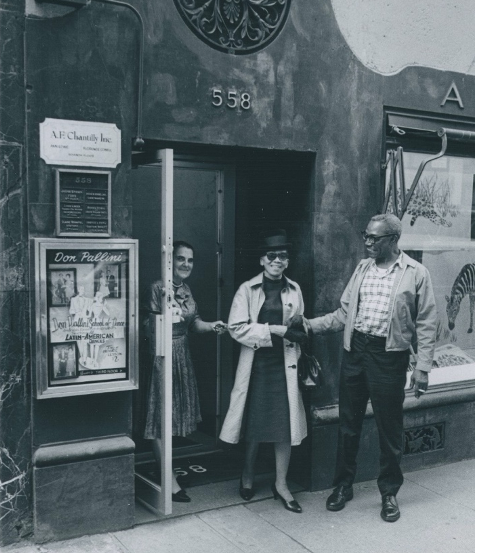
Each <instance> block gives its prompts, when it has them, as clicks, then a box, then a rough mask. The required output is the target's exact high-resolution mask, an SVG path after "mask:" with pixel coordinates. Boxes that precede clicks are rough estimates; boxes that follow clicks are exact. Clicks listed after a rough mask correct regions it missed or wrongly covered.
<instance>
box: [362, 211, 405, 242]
mask: <svg viewBox="0 0 477 554" xmlns="http://www.w3.org/2000/svg"><path fill="white" fill-rule="evenodd" d="M370 221H383V222H384V223H385V224H386V231H387V233H392V234H393V235H397V237H398V238H399V237H400V236H401V232H402V223H401V220H400V219H399V218H398V217H396V216H395V215H393V214H378V215H375V216H373V217H372V218H371V220H370Z"/></svg>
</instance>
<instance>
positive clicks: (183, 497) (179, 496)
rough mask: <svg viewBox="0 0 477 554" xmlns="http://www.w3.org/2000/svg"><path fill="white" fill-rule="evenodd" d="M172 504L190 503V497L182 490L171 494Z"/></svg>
mask: <svg viewBox="0 0 477 554" xmlns="http://www.w3.org/2000/svg"><path fill="white" fill-rule="evenodd" d="M172 502H190V496H188V494H187V493H186V491H185V490H184V489H180V490H178V491H177V492H173V493H172Z"/></svg>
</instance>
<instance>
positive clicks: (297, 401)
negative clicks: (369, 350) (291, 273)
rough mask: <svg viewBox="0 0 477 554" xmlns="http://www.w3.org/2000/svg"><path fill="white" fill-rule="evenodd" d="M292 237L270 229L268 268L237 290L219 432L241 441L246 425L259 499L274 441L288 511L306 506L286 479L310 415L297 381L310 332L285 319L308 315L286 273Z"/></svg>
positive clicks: (265, 244)
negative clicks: (230, 371)
mask: <svg viewBox="0 0 477 554" xmlns="http://www.w3.org/2000/svg"><path fill="white" fill-rule="evenodd" d="M289 249H290V243H289V242H288V240H287V236H286V233H285V231H284V230H283V229H277V230H274V231H271V232H270V233H268V234H267V235H266V236H264V238H263V241H262V243H261V244H260V245H259V250H260V254H261V257H260V265H261V266H263V269H264V270H263V272H262V273H260V274H259V275H257V276H256V277H254V278H253V279H251V280H250V281H246V282H245V283H243V284H242V285H241V286H240V288H239V289H238V291H237V293H236V294H235V297H234V300H233V303H232V308H231V310H230V316H229V321H228V329H229V332H230V335H231V336H232V338H234V339H235V340H236V341H238V342H239V343H240V344H241V351H240V359H239V363H238V368H237V373H236V376H235V384H234V387H233V390H232V393H231V397H230V407H229V410H228V412H227V416H226V418H225V421H224V425H223V427H222V431H221V434H220V438H221V439H222V440H223V441H225V442H229V443H237V442H238V441H239V438H240V436H241V432H242V431H243V432H244V435H245V441H246V444H247V446H246V454H245V467H244V469H243V473H242V476H241V479H240V489H239V493H240V495H241V496H242V498H243V499H244V500H250V499H251V498H253V496H254V494H255V491H254V489H253V478H254V465H255V459H256V456H257V453H258V447H259V444H260V443H261V442H273V443H274V446H275V464H276V481H275V483H274V484H273V485H272V492H273V495H274V497H275V499H278V498H280V499H281V500H282V502H283V504H284V506H285V508H286V509H287V510H290V511H293V512H297V513H300V512H301V511H302V509H301V507H300V505H299V504H298V502H297V501H296V500H294V498H293V496H292V495H291V493H290V491H289V489H288V485H287V482H286V476H287V472H288V465H289V462H290V454H291V446H292V445H298V444H300V443H301V441H302V440H303V439H304V438H305V437H306V434H307V430H306V418H305V410H304V407H303V400H302V397H301V392H300V390H299V388H298V379H297V361H298V356H299V352H300V347H299V344H298V343H300V342H303V341H304V340H306V335H305V333H303V332H302V331H299V330H297V329H289V328H288V327H287V326H286V322H287V321H288V320H289V319H290V318H292V317H293V316H294V315H303V311H304V306H303V297H302V294H301V290H300V287H299V285H298V284H297V283H295V282H294V281H292V280H291V279H288V278H287V277H285V275H284V274H283V273H284V271H285V269H286V268H287V267H288V258H289Z"/></svg>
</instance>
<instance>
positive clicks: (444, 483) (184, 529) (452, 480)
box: [0, 460, 475, 554]
mask: <svg viewBox="0 0 477 554" xmlns="http://www.w3.org/2000/svg"><path fill="white" fill-rule="evenodd" d="M227 483H228V485H227V487H228V489H227V490H230V491H232V488H231V487H233V491H234V494H233V499H234V500H233V501H234V502H235V504H233V505H228V506H225V507H219V508H217V507H215V508H212V509H207V510H205V511H201V512H196V513H189V514H185V515H179V516H177V517H168V518H162V519H161V520H157V519H156V520H154V521H152V522H149V523H144V524H141V525H136V526H135V527H134V528H132V529H128V530H126V531H119V532H114V533H104V534H99V535H91V536H83V537H80V538H77V539H71V540H66V541H60V542H52V543H47V544H43V545H35V544H33V543H27V542H23V543H20V544H16V545H12V546H10V547H6V548H4V549H3V550H1V549H0V551H1V552H5V553H12V554H13V553H20V552H42V553H48V552H135V553H140V552H141V553H142V552H328V553H332V552H342V553H344V552H363V553H371V552H379V553H381V552H382V553H384V552H475V492H474V489H475V462H474V460H465V461H462V462H457V463H453V464H448V465H444V466H438V467H434V468H431V469H423V470H420V471H414V472H411V473H407V474H405V481H404V485H403V487H402V488H401V490H400V492H399V496H398V500H399V505H400V508H401V518H400V519H399V520H398V521H397V522H395V523H387V522H384V521H382V520H381V518H380V515H379V514H380V509H381V502H380V500H381V499H380V496H379V493H378V490H377V486H376V483H375V482H374V481H368V482H364V483H359V484H357V485H355V486H354V499H353V500H351V501H350V502H348V503H347V505H346V507H345V508H344V510H342V511H341V512H328V511H327V510H326V508H325V501H326V498H327V496H328V495H329V494H330V492H331V490H327V491H319V492H306V491H302V492H297V493H295V498H296V499H297V500H298V501H299V503H300V504H301V506H302V507H303V513H302V514H294V513H291V512H288V511H286V510H285V509H284V508H283V506H282V504H281V503H280V502H279V501H274V500H273V498H272V497H271V493H267V492H266V490H265V486H264V489H263V490H262V491H261V496H260V497H259V499H258V500H256V501H251V502H247V503H244V502H241V499H240V497H239V496H238V493H237V490H236V489H237V488H238V484H237V483H236V482H234V481H228V482H227ZM211 486H212V485H205V486H204V490H203V491H199V490H198V489H200V488H201V487H195V488H193V489H191V490H190V491H191V496H193V500H195V501H196V502H195V503H196V505H198V506H201V505H206V504H202V503H201V502H200V501H199V497H200V494H201V492H202V494H208V495H210V493H211V488H210V487H211ZM268 486H269V483H268ZM207 487H209V488H208V489H207ZM207 491H209V492H208V493H207ZM192 493H193V494H192ZM214 494H215V493H214ZM188 508H189V509H193V508H192V503H191V504H190V505H188ZM196 509H197V507H196Z"/></svg>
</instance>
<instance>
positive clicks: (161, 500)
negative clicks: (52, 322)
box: [132, 148, 174, 515]
mask: <svg viewBox="0 0 477 554" xmlns="http://www.w3.org/2000/svg"><path fill="white" fill-rule="evenodd" d="M173 164H174V153H173V150H172V149H169V148H167V149H163V150H159V151H157V152H156V161H155V163H154V167H153V168H152V169H153V170H152V171H150V172H149V175H148V178H149V180H150V185H151V186H150V187H149V189H148V190H146V191H145V192H146V194H138V195H137V196H136V202H135V207H134V222H135V224H134V226H133V227H134V234H135V236H136V237H138V238H139V260H140V262H139V265H140V267H139V273H140V280H141V274H142V287H141V289H142V290H140V291H139V296H140V304H141V306H142V308H143V309H142V314H143V315H142V317H141V320H142V323H143V325H142V329H141V330H140V341H139V344H140V347H139V360H140V361H139V364H140V368H139V369H140V371H139V373H140V378H139V391H138V394H137V395H136V397H135V409H134V412H135V413H134V439H135V441H136V449H137V451H139V453H141V450H144V449H145V447H144V444H145V442H146V441H142V437H143V433H144V424H145V413H146V405H147V392H148V388H149V387H148V385H149V381H150V377H151V370H152V367H151V366H152V364H151V359H152V357H153V356H160V357H161V358H162V364H161V366H162V368H163V371H162V374H161V376H160V379H161V383H160V390H161V397H160V403H161V406H160V408H161V409H160V417H161V422H160V427H161V441H162V449H161V450H162V455H161V463H160V475H159V476H157V473H156V477H158V478H155V479H150V478H149V477H148V476H147V475H143V474H141V473H138V472H137V471H136V489H137V491H138V497H139V498H140V499H141V500H142V502H143V503H145V504H146V505H147V506H148V507H149V508H152V509H153V510H154V511H157V512H159V513H160V514H163V515H168V514H170V513H172V475H171V474H172V303H173V297H174V293H173V288H172V257H173V244H172V243H173V201H174V200H173V199H174V172H173ZM145 167H148V166H145ZM138 169H139V171H138V172H137V173H134V172H133V178H132V185H133V186H136V187H137V186H139V185H140V183H141V182H142V181H143V180H144V171H141V168H140V167H139V168H138ZM148 208H151V209H150V212H151V213H153V214H154V222H152V221H150V220H148V217H147V214H148ZM159 278H160V279H161V281H162V287H163V288H162V298H161V306H160V308H161V309H160V310H158V313H151V312H150V311H149V307H147V308H146V306H147V304H148V301H147V298H148V296H149V289H150V285H151V283H152V282H154V281H156V280H158V279H159ZM145 283H147V286H145ZM146 289H147V290H146ZM146 329H147V330H146ZM147 442H149V441H147ZM156 472H157V468H156Z"/></svg>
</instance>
